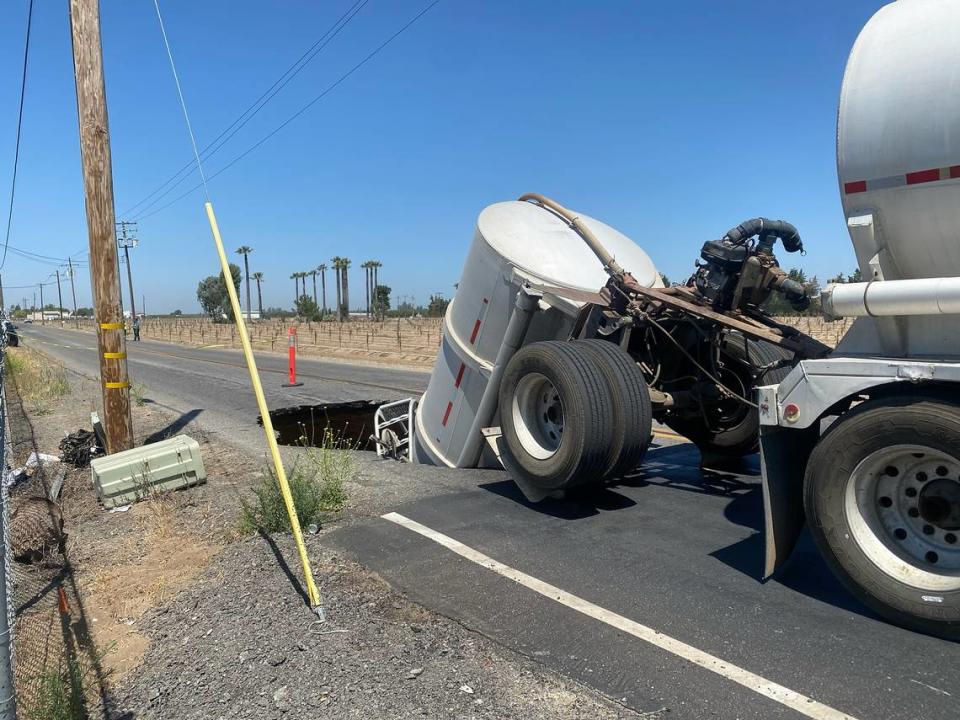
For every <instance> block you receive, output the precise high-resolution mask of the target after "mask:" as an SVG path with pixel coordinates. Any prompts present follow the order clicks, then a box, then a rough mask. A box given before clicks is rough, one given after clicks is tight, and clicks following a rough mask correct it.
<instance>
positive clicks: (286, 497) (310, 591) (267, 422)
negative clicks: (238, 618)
mask: <svg viewBox="0 0 960 720" xmlns="http://www.w3.org/2000/svg"><path fill="white" fill-rule="evenodd" d="M204 207H205V208H206V210H207V220H209V221H210V231H211V232H212V233H213V240H214V242H215V243H216V245H217V254H218V255H219V256H220V269H221V271H222V272H223V279H224V284H225V285H226V286H227V294H228V295H229V296H230V307H231V308H232V309H233V317H234V318H236V323H237V329H238V330H239V331H240V342H241V344H242V345H243V355H244V357H245V358H246V360H247V370H249V371H250V382H251V383H252V384H253V394H254V395H256V397H257V407H258V408H259V409H260V417H261V418H263V432H264V434H265V435H266V436H267V447H269V448H270V455H271V457H272V458H273V466H274V469H275V470H276V472H277V482H279V483H280V494H281V495H283V504H284V505H285V506H286V508H287V515H289V516H290V527H291V529H292V530H293V539H294V540H295V541H296V543H297V551H298V552H299V553H300V563H301V564H302V565H303V576H304V580H305V581H306V584H307V598H308V599H309V600H310V607H312V608H313V609H314V611H315V612H317V614H318V615H319V616H320V618H321V619H323V608H322V607H321V606H320V593H318V592H317V586H316V584H315V583H314V582H313V571H312V570H311V569H310V558H309V557H308V556H307V546H306V545H304V542H303V533H302V532H301V530H300V520H299V519H298V518H297V512H296V509H295V508H294V505H293V497H292V496H291V495H290V485H289V484H288V483H287V473H286V471H285V470H284V468H283V460H281V459H280V449H279V448H278V447H277V436H276V434H275V433H274V432H273V421H272V420H271V419H270V412H269V410H267V400H266V398H265V397H264V395H263V386H262V385H261V384H260V373H259V372H258V371H257V363H256V360H254V357H253V348H252V347H251V346H250V338H249V337H247V327H246V324H245V323H244V321H243V313H242V312H241V310H240V300H239V299H238V298H237V290H236V288H235V287H233V277H232V276H231V274H230V262H229V261H228V260H227V254H226V252H225V251H224V249H223V240H221V238H220V229H219V228H218V227H217V217H216V215H214V213H213V204H212V203H210V202H209V201H208V202H206V203H205V204H204Z"/></svg>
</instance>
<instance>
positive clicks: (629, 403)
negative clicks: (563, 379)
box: [574, 340, 653, 480]
mask: <svg viewBox="0 0 960 720" xmlns="http://www.w3.org/2000/svg"><path fill="white" fill-rule="evenodd" d="M574 345H575V346H577V347H582V348H583V349H585V350H586V351H587V352H588V353H590V354H591V355H592V356H593V358H594V360H595V362H596V364H597V367H598V368H600V372H602V373H603V376H604V378H605V380H606V382H607V385H608V386H609V387H610V388H611V390H612V391H613V392H612V400H613V411H614V412H613V417H614V423H613V433H612V434H611V436H610V445H611V447H610V466H609V467H608V468H607V471H606V473H605V478H606V479H607V480H612V479H614V478H619V477H622V476H623V475H624V474H626V473H628V472H630V471H631V470H633V469H635V468H636V467H638V466H639V465H640V462H641V461H642V460H643V456H644V453H646V451H647V447H648V446H649V445H650V433H651V426H652V423H653V408H652V406H651V404H650V392H649V391H648V389H647V381H646V378H644V376H643V373H642V372H641V371H640V368H638V367H637V364H636V363H635V362H634V361H633V358H631V357H630V355H629V354H627V353H626V352H624V351H623V350H622V349H621V348H620V346H619V345H616V344H615V343H612V342H610V341H608V340H577V341H575V342H574Z"/></svg>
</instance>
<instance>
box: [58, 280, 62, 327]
mask: <svg viewBox="0 0 960 720" xmlns="http://www.w3.org/2000/svg"><path fill="white" fill-rule="evenodd" d="M57 310H59V311H60V324H61V325H63V293H62V292H61V291H60V268H57Z"/></svg>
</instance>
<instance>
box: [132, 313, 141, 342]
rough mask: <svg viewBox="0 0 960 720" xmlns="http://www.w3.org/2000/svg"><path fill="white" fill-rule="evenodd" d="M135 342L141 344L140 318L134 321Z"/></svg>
mask: <svg viewBox="0 0 960 720" xmlns="http://www.w3.org/2000/svg"><path fill="white" fill-rule="evenodd" d="M133 341H134V342H140V316H139V315H137V316H136V317H135V318H134V319H133Z"/></svg>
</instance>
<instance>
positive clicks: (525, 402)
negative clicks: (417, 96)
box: [376, 0, 960, 639]
mask: <svg viewBox="0 0 960 720" xmlns="http://www.w3.org/2000/svg"><path fill="white" fill-rule="evenodd" d="M957 37H960V2H957V1H956V0H899V1H898V2H894V3H891V4H890V5H887V6H885V7H884V8H883V9H881V10H880V11H879V12H878V13H877V14H876V15H875V16H874V17H873V18H872V19H871V20H870V22H869V23H868V24H867V25H866V27H865V28H864V29H863V31H862V32H861V34H860V36H859V38H858V39H857V42H856V44H855V46H854V48H853V51H852V52H851V55H850V59H849V62H848V65H847V69H846V74H845V76H844V80H843V88H842V92H841V97H840V111H839V119H838V140H837V159H838V171H839V176H840V190H841V195H842V198H843V208H844V212H845V215H846V218H847V225H848V229H849V232H850V235H851V238H852V240H853V245H854V249H855V251H856V255H857V260H858V262H859V265H860V269H861V271H862V274H863V276H864V277H866V278H869V281H868V282H864V283H856V284H845V285H836V286H828V287H827V289H826V290H825V291H824V292H823V296H822V304H823V308H824V310H825V312H826V313H827V314H828V315H829V316H831V317H843V316H856V317H857V318H858V319H857V320H856V321H855V322H854V323H853V326H852V327H851V329H850V331H849V332H848V334H847V335H846V337H845V338H844V339H843V341H842V342H841V343H840V345H839V346H838V347H837V348H836V350H835V351H833V352H832V353H830V351H829V349H828V348H826V347H825V346H823V345H821V344H820V343H817V342H816V341H814V340H812V339H811V338H809V337H807V336H805V335H803V334H801V333H799V332H798V331H797V330H795V329H793V328H790V327H787V326H784V325H780V324H778V323H776V322H775V321H774V320H773V319H772V318H771V317H769V316H768V315H767V314H766V313H765V312H764V310H763V306H764V303H765V301H766V300H767V298H768V297H769V296H770V295H771V294H772V293H775V292H779V293H782V294H783V295H784V296H785V297H786V298H787V299H788V300H789V301H790V302H791V303H792V304H793V305H794V306H795V307H796V308H798V309H803V308H805V307H806V306H807V304H808V302H809V299H808V298H807V297H806V294H805V292H804V289H803V288H802V287H801V286H799V285H797V284H796V283H793V282H792V281H790V279H789V278H788V277H787V275H786V274H785V273H784V272H783V271H782V270H781V269H780V268H779V265H778V263H777V260H776V258H775V256H774V246H775V243H776V241H777V240H780V242H781V243H782V245H783V247H784V248H785V249H786V250H787V251H788V252H795V251H798V250H802V248H803V244H802V242H801V240H800V236H799V234H798V232H797V231H796V229H795V228H794V227H793V226H792V225H790V224H789V223H785V222H782V221H769V220H766V219H764V218H756V219H753V220H748V221H746V222H744V223H741V224H740V225H738V226H736V227H735V228H733V229H731V230H729V231H728V232H727V233H725V234H724V235H723V236H722V237H721V238H720V239H719V240H713V241H709V242H707V243H705V244H704V246H703V248H702V250H701V253H700V255H701V259H702V262H701V263H700V264H699V265H698V268H697V270H696V272H695V273H694V275H693V276H692V277H691V278H690V279H689V281H688V282H687V284H686V285H684V286H674V287H672V288H664V287H663V285H662V283H661V282H660V278H659V275H658V273H657V272H656V269H655V267H654V265H653V263H652V262H651V261H650V258H649V257H648V256H647V254H646V253H645V252H644V251H643V250H642V249H640V248H639V247H638V246H637V245H636V244H634V243H633V242H632V241H631V240H629V239H628V238H627V237H625V236H624V235H622V234H620V233H619V232H617V231H616V230H614V229H613V228H611V227H609V226H607V225H605V224H603V223H601V222H599V221H598V220H594V219H592V218H589V217H586V216H584V215H578V214H576V213H573V212H571V211H569V210H567V209H566V208H564V207H562V206H560V205H558V204H557V203H555V202H553V201H551V200H548V199H547V198H544V197H542V196H538V195H527V196H524V197H523V198H521V199H520V200H519V201H512V202H506V203H498V204H496V205H493V206H491V207H488V208H487V209H485V210H484V211H483V212H482V213H481V214H480V217H479V220H478V223H477V230H476V233H475V236H474V240H473V244H472V246H471V248H470V251H469V253H468V257H467V261H466V264H465V267H464V270H463V274H462V277H461V280H460V283H459V287H458V291H457V294H456V297H455V298H454V300H453V301H452V302H451V304H450V306H449V308H448V311H447V314H446V317H445V321H444V340H443V345H442V348H441V351H440V353H439V356H438V359H437V362H436V364H435V366H434V370H433V374H432V375H431V379H430V383H429V385H428V388H427V391H426V393H425V394H424V396H423V397H422V398H421V399H420V400H419V402H416V401H412V400H411V401H403V402H400V403H391V404H388V405H385V406H382V407H381V408H380V409H379V410H378V412H377V427H376V438H377V440H378V446H379V448H380V449H379V452H380V453H381V454H383V455H386V454H390V455H394V456H397V457H400V458H401V459H406V460H410V461H413V462H421V463H430V464H435V465H445V466H448V467H477V466H480V467H500V466H502V467H505V468H506V469H507V470H508V471H509V472H510V474H511V476H512V477H513V478H514V480H515V481H516V482H517V484H518V485H519V486H520V487H521V489H522V490H523V491H524V493H525V494H526V495H527V496H528V497H529V498H531V499H534V500H536V499H541V498H543V497H546V496H547V495H550V494H554V493H557V492H564V491H569V490H571V489H574V488H577V487H580V486H589V485H595V484H599V483H604V482H608V481H611V480H614V479H616V478H619V477H622V476H623V475H625V474H627V473H629V472H630V471H631V470H633V469H635V468H637V467H638V465H639V464H640V463H641V461H642V458H643V454H644V452H645V450H646V448H647V445H648V444H649V442H650V438H651V432H650V428H651V421H652V420H657V421H659V422H662V423H664V424H666V425H668V426H670V427H672V428H673V429H675V430H676V431H677V432H679V433H680V434H682V435H685V436H686V437H688V438H689V439H690V440H692V441H693V442H694V443H696V445H697V446H698V447H699V448H700V450H701V452H702V453H703V456H704V459H705V461H709V462H714V461H715V460H716V459H717V458H730V457H739V456H742V455H746V454H749V453H753V452H756V450H757V448H758V446H759V447H760V449H761V453H762V454H761V458H762V467H763V489H764V507H765V516H766V518H765V520H766V539H767V542H766V574H767V575H768V576H769V575H772V574H773V573H774V572H775V571H776V570H777V568H778V567H780V566H781V565H782V564H783V562H784V561H785V560H786V558H787V557H788V556H789V554H790V552H791V551H792V549H793V546H794V544H795V542H796V539H797V537H798V535H799V533H800V531H801V530H802V528H803V526H804V524H807V525H809V527H810V528H811V531H812V533H813V536H814V538H815V539H816V542H817V544H818V545H819V547H820V549H821V551H822V552H823V554H824V556H825V558H826V559H827V561H828V563H829V564H830V566H831V567H832V568H833V570H834V571H835V572H836V574H837V575H838V576H839V577H840V578H841V580H842V581H843V582H844V583H845V584H846V585H847V586H848V587H849V588H850V589H851V590H852V591H853V592H854V593H855V594H856V595H857V596H858V597H860V598H861V599H862V600H863V601H864V602H865V603H866V604H867V605H869V606H870V607H871V608H873V609H874V610H875V611H876V612H878V613H879V614H881V615H883V616H884V617H886V618H888V619H890V620H892V621H893V622H896V623H899V624H902V625H905V626H907V627H911V628H915V629H919V630H921V631H924V632H929V633H932V634H937V635H941V636H945V637H950V638H954V639H957V638H960V541H958V538H960V323H958V322H957V318H956V315H957V314H958V313H960V70H958V68H960V44H958V43H957V42H956V40H957ZM598 260H599V262H598ZM597 288H600V290H599V291H598V290H597Z"/></svg>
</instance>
